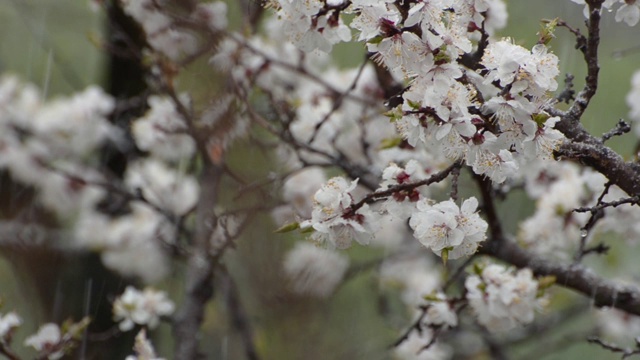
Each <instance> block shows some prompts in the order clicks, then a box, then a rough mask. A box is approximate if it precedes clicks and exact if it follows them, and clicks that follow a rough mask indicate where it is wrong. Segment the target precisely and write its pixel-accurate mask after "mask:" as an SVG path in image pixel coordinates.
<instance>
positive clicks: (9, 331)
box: [0, 311, 22, 343]
mask: <svg viewBox="0 0 640 360" xmlns="http://www.w3.org/2000/svg"><path fill="white" fill-rule="evenodd" d="M21 324H22V319H21V318H20V317H19V316H18V314H16V313H15V312H13V311H11V312H8V313H6V314H4V315H0V342H3V343H8V342H9V341H8V340H10V339H11V336H12V335H13V331H14V330H15V329H16V328H17V327H18V326H20V325H21Z"/></svg>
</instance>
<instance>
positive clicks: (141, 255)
mask: <svg viewBox="0 0 640 360" xmlns="http://www.w3.org/2000/svg"><path fill="white" fill-rule="evenodd" d="M175 231H176V229H175V226H174V225H173V224H171V223H169V222H168V221H167V219H166V217H164V216H163V215H161V214H159V213H157V212H156V211H155V210H153V209H151V208H150V207H149V206H148V205H144V204H140V203H133V204H131V213H129V214H126V215H122V216H119V217H115V218H110V217H108V216H106V215H104V214H100V213H97V212H95V211H93V210H90V209H87V210H86V211H84V212H82V213H81V214H80V217H79V219H78V221H77V222H76V224H75V228H74V234H75V236H74V243H75V244H76V245H77V246H80V247H82V248H85V249H86V248H88V249H92V250H97V251H100V253H101V258H102V261H103V262H104V264H105V266H106V267H108V268H110V269H112V270H114V271H117V272H119V273H120V274H122V275H125V276H133V277H138V278H140V279H141V280H143V281H144V282H145V283H154V282H157V281H159V280H160V279H162V278H163V277H164V276H166V275H167V274H168V273H169V269H170V267H169V258H168V254H167V252H166V251H165V250H164V249H163V243H171V242H173V240H174V237H175Z"/></svg>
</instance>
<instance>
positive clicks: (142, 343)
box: [125, 328, 164, 360]
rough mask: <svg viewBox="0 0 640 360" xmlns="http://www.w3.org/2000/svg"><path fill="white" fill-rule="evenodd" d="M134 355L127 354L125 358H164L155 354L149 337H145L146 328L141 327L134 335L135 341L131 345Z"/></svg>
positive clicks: (136, 359)
mask: <svg viewBox="0 0 640 360" xmlns="http://www.w3.org/2000/svg"><path fill="white" fill-rule="evenodd" d="M133 350H134V351H135V352H136V355H129V356H127V357H126V358H125V360H164V358H160V357H158V356H157V355H156V350H155V349H154V348H153V344H151V341H150V340H149V338H147V330H146V329H144V328H143V329H141V330H140V332H138V335H136V342H135V344H134V345H133Z"/></svg>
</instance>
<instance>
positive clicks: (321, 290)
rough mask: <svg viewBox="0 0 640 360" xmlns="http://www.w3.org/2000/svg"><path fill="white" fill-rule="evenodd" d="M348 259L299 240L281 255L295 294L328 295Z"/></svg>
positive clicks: (346, 264)
mask: <svg viewBox="0 0 640 360" xmlns="http://www.w3.org/2000/svg"><path fill="white" fill-rule="evenodd" d="M348 268H349V259H348V258H347V257H346V256H344V255H342V254H340V253H337V252H335V251H333V250H328V249H323V248H320V247H318V246H317V245H314V244H311V243H307V242H300V243H298V244H296V246H295V247H294V248H293V249H292V250H291V251H289V252H288V253H287V255H286V256H285V258H284V272H285V274H286V275H287V277H288V278H289V279H290V280H291V285H292V288H293V290H294V291H295V292H296V293H298V294H308V295H312V296H316V297H321V298H324V297H327V296H329V295H331V294H332V293H333V291H334V290H335V288H336V287H337V286H338V285H339V284H340V282H341V281H342V278H343V277H344V274H345V272H346V271H347V269H348Z"/></svg>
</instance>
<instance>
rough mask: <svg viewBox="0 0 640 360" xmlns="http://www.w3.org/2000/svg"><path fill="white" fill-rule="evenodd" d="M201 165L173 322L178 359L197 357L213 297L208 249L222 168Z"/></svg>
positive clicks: (211, 268)
mask: <svg viewBox="0 0 640 360" xmlns="http://www.w3.org/2000/svg"><path fill="white" fill-rule="evenodd" d="M204 167H205V168H204V169H203V172H202V175H201V179H200V186H201V187H202V188H201V189H202V190H201V195H200V201H199V202H198V206H197V210H196V221H195V224H196V226H195V231H194V239H193V245H192V249H191V253H190V254H189V258H188V261H187V273H186V275H185V282H186V284H185V299H184V302H183V304H182V306H181V308H180V310H179V312H178V314H177V315H176V317H175V319H174V326H173V333H174V337H175V340H176V350H175V356H174V358H175V359H177V360H193V359H197V358H199V356H200V355H199V350H198V342H199V338H200V336H199V333H200V326H201V325H202V322H203V320H204V310H205V306H206V304H207V302H209V300H210V299H211V298H212V297H213V269H214V266H215V263H214V260H213V259H212V258H211V257H210V256H209V249H210V247H211V243H210V239H211V234H212V233H213V232H214V231H215V229H216V225H217V223H218V221H217V216H216V213H215V211H214V204H215V203H216V199H217V196H218V183H219V181H220V175H221V174H222V171H221V169H219V168H218V167H217V166H214V165H213V164H205V165H204Z"/></svg>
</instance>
